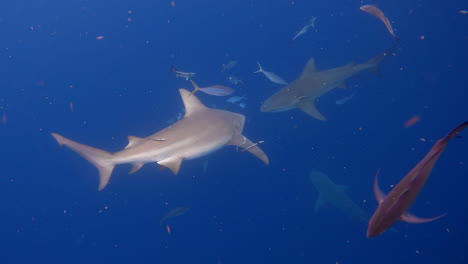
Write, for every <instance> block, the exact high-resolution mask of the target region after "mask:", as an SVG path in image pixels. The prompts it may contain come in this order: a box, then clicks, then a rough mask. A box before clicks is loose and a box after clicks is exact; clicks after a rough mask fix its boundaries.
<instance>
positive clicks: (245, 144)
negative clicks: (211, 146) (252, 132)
mask: <svg viewBox="0 0 468 264" xmlns="http://www.w3.org/2000/svg"><path fill="white" fill-rule="evenodd" d="M254 144H255V143H254V142H252V141H251V140H250V139H248V138H247V137H245V136H244V135H242V134H236V135H234V136H233V137H232V138H231V140H230V141H229V142H228V143H227V144H226V145H230V146H237V147H240V148H243V149H245V150H247V151H248V152H250V153H252V154H253V155H255V157H257V158H259V159H260V160H261V161H263V162H264V163H265V164H267V165H268V163H269V160H268V156H267V155H266V154H265V152H263V150H262V149H261V148H260V147H259V146H258V145H256V146H253V147H251V146H252V145H254Z"/></svg>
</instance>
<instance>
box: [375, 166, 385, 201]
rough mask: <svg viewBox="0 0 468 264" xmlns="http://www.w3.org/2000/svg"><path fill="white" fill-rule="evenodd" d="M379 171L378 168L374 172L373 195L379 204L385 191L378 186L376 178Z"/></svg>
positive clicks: (383, 197)
mask: <svg viewBox="0 0 468 264" xmlns="http://www.w3.org/2000/svg"><path fill="white" fill-rule="evenodd" d="M379 173H380V168H379V169H378V170H377V173H376V174H375V179H374V195H375V199H376V200H377V202H378V203H379V204H380V203H381V202H382V201H383V200H384V199H385V193H384V192H383V191H382V190H381V189H380V187H379V179H378V177H379Z"/></svg>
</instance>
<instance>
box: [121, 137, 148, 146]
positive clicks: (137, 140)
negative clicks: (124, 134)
mask: <svg viewBox="0 0 468 264" xmlns="http://www.w3.org/2000/svg"><path fill="white" fill-rule="evenodd" d="M142 140H144V138H139V137H134V136H128V145H127V146H126V147H125V148H131V147H133V146H135V145H136V144H138V143H140V142H141V141H142Z"/></svg>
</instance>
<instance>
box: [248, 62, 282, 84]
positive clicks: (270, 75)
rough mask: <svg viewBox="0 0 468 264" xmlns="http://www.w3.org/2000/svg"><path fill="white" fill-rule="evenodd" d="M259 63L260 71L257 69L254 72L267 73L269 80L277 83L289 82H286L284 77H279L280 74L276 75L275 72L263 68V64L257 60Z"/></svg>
mask: <svg viewBox="0 0 468 264" xmlns="http://www.w3.org/2000/svg"><path fill="white" fill-rule="evenodd" d="M257 64H258V71H255V72H254V73H259V72H261V73H263V75H265V76H266V77H267V78H268V80H270V81H272V82H274V83H277V84H284V85H286V84H288V82H286V81H285V80H284V79H283V78H281V77H279V76H278V75H276V74H275V73H273V72H269V71H265V70H264V69H263V68H262V65H260V62H258V61H257Z"/></svg>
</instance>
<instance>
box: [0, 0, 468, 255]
mask: <svg viewBox="0 0 468 264" xmlns="http://www.w3.org/2000/svg"><path fill="white" fill-rule="evenodd" d="M363 4H378V7H379V8H380V9H382V10H383V11H384V12H385V14H386V15H387V16H388V18H389V19H390V21H391V22H392V25H393V27H394V30H395V34H396V35H397V36H398V37H399V38H400V43H399V45H398V47H397V49H396V50H395V54H394V56H393V55H392V56H390V57H389V58H388V59H387V60H386V61H384V62H383V63H382V65H381V69H380V71H381V74H380V75H379V76H374V75H372V74H369V73H367V72H364V73H362V74H360V75H358V76H355V77H352V78H350V79H349V80H348V81H347V89H335V90H333V91H331V92H330V93H328V94H325V95H324V96H323V97H320V98H319V100H318V102H317V108H318V109H319V111H320V112H321V113H322V114H324V115H325V116H326V117H327V119H328V121H326V122H322V121H318V120H316V119H313V118H312V117H310V116H308V115H306V114H304V113H303V112H301V111H299V110H297V109H295V110H291V111H287V112H281V113H263V112H260V105H261V103H262V102H264V101H265V99H267V98H268V97H269V96H270V95H271V94H273V93H274V92H275V91H277V90H278V89H280V88H282V87H283V86H281V85H278V84H275V83H272V82H270V81H269V80H268V79H266V78H265V77H264V76H263V75H261V74H253V72H254V71H256V70H257V65H256V61H259V62H261V63H262V65H263V66H264V67H265V69H267V70H269V71H272V72H275V73H276V74H278V75H280V76H281V77H283V78H284V79H286V80H287V81H293V80H294V79H296V78H297V77H298V76H299V75H300V73H301V71H302V69H303V67H304V64H305V63H306V62H307V60H308V59H309V58H311V57H314V58H315V61H316V64H317V67H318V68H319V69H321V70H325V69H329V68H334V67H338V66H342V65H345V64H346V63H348V62H350V61H356V62H358V63H362V62H365V61H366V60H368V59H369V58H371V57H373V56H375V55H377V54H379V53H381V52H383V51H385V50H386V49H388V48H390V47H391V46H392V45H393V43H394V41H393V39H392V37H391V36H390V34H388V32H387V30H386V29H385V26H384V25H383V24H382V23H381V22H380V21H379V20H378V19H377V18H375V17H373V16H371V15H369V14H367V13H365V12H363V11H361V10H360V9H359V7H360V6H361V5H363ZM467 8H468V6H467V4H466V3H465V2H463V1H446V2H444V3H441V2H440V1H415V0H409V1H396V2H395V1H392V2H390V1H372V2H359V1H349V0H330V1H303V0H298V1H291V0H289V1H286V0H281V1H266V0H255V1H253V0H251V1H244V0H241V1H213V0H200V1H189V0H175V1H172V2H171V1H166V0H165V1H149V0H142V1H128V0H120V1H108V0H107V1H106V0H101V1H89V0H69V1H58V0H41V1H31V0H29V1H28V0H17V1H9V2H7V1H4V2H2V3H1V4H0V33H1V34H0V36H1V38H0V39H1V41H0V69H1V75H0V76H1V77H0V115H2V124H0V136H1V141H2V145H1V146H2V148H1V149H2V151H1V152H0V155H1V162H0V164H1V165H2V173H1V175H0V209H1V212H2V214H1V216H2V217H1V218H0V263H8V264H10V263H215V264H220V263H223V264H224V263H225V264H229V263H343V264H346V263H375V262H378V263H466V259H467V257H468V253H467V250H466V249H467V246H466V242H465V238H466V236H467V235H468V227H467V225H466V222H467V214H466V209H468V208H467V206H466V204H467V202H468V197H467V195H466V186H467V184H468V179H467V177H466V176H468V167H467V165H466V164H467V162H468V159H467V157H468V155H467V147H468V143H467V138H468V136H467V133H468V132H467V131H464V132H462V133H461V138H455V139H453V140H452V141H451V142H450V144H449V146H448V148H447V149H446V151H445V152H444V153H443V154H442V156H441V157H440V159H439V161H438V163H437V164H436V166H435V167H434V169H433V172H432V174H431V176H430V177H429V179H428V181H427V184H426V186H425V187H424V189H423V190H422V192H421V193H420V195H419V197H418V199H417V200H416V202H415V203H414V206H412V209H411V211H412V212H414V213H415V214H417V215H420V216H423V217H431V216H435V215H439V214H442V213H444V212H447V213H448V214H447V215H446V216H445V217H443V218H441V219H440V220H437V221H434V222H431V223H426V224H407V223H403V222H397V223H396V224H395V225H394V231H387V232H386V233H384V234H382V235H380V236H378V237H376V238H373V239H367V238H366V229H367V224H366V223H363V222H357V221H353V220H352V219H350V218H349V217H347V216H346V215H345V214H343V213H342V212H340V211H339V210H338V209H337V208H334V207H332V206H327V205H325V206H324V207H323V208H321V209H320V210H318V212H314V207H315V203H316V201H317V197H318V192H317V190H316V189H315V188H314V186H313V185H312V184H311V182H310V181H309V172H310V171H311V170H320V171H323V172H324V173H325V174H327V175H328V176H329V177H330V178H331V179H332V180H333V181H334V182H335V183H337V184H341V185H346V186H348V187H349V188H348V190H347V191H346V193H347V194H348V195H349V197H350V198H351V199H352V200H353V201H354V202H355V203H356V204H357V205H358V206H360V207H361V208H362V209H363V210H364V211H366V212H367V213H368V214H369V215H371V214H372V213H373V211H374V210H375V209H376V207H377V202H376V201H375V199H374V195H373V190H372V185H373V180H374V176H375V173H376V171H377V169H379V168H380V169H381V171H380V176H379V177H380V183H381V186H382V188H383V189H384V190H386V191H388V190H390V188H391V187H390V185H393V184H396V183H397V182H398V181H399V180H400V179H401V178H402V177H403V176H404V175H405V174H406V173H407V172H408V171H409V170H410V169H411V168H413V167H414V166H415V165H416V163H417V162H419V161H420V160H421V159H422V158H423V157H424V155H425V154H426V153H427V152H428V151H429V149H430V148H431V146H432V144H433V143H434V142H435V141H436V140H437V139H439V138H441V137H442V136H444V135H445V134H446V133H447V132H448V131H449V130H450V129H452V128H453V127H455V126H456V125H458V124H460V123H462V122H464V121H466V120H467V119H468V106H467V104H466V102H467V99H466V98H467V92H466V86H467V85H466V84H467V83H468V75H467V69H468V62H467V61H468V60H467V59H468V48H467V47H468V32H467V27H466V25H467V20H468V14H466V12H463V10H466V9H467ZM314 16H315V17H317V20H316V23H315V27H314V28H312V29H309V31H308V32H307V33H306V34H304V35H302V36H300V37H299V38H298V39H297V40H296V41H295V42H293V43H292V42H291V41H290V40H291V39H292V37H293V36H294V35H295V34H296V33H297V31H298V30H299V29H300V28H301V27H303V26H304V25H305V24H306V23H307V22H308V21H309V20H310V19H311V17H314ZM234 60H235V61H238V64H237V65H236V66H235V67H234V68H232V69H231V70H229V71H227V72H221V70H222V66H221V65H222V64H226V63H228V62H229V61H234ZM171 65H174V66H175V67H177V68H180V69H181V70H184V71H189V72H195V73H197V75H196V76H195V77H194V80H195V81H196V82H197V83H198V84H200V85H203V86H206V85H210V84H214V83H219V84H223V85H230V86H231V87H232V88H234V89H236V95H238V96H243V95H245V97H246V98H247V99H246V101H245V102H246V107H245V108H241V107H239V106H238V105H235V104H231V103H227V102H225V100H226V98H225V97H214V96H209V95H206V94H203V93H200V92H199V93H197V94H196V96H197V97H198V98H199V99H200V100H201V101H202V102H203V103H204V104H206V105H207V106H209V107H215V108H219V109H225V110H228V111H233V112H237V113H241V114H244V115H245V116H246V123H245V128H244V134H245V135H246V136H248V137H249V138H250V139H251V140H252V141H259V140H263V141H265V142H264V143H263V144H261V148H262V149H263V150H264V151H265V152H266V154H267V155H268V156H269V159H270V165H269V166H266V165H264V164H263V163H262V162H261V161H259V160H258V159H256V158H255V157H254V156H252V155H250V154H248V153H239V152H236V149H235V147H224V148H222V149H220V150H218V151H216V152H214V153H211V154H209V155H207V156H204V157H201V158H199V159H195V160H188V161H184V162H183V163H182V166H181V169H180V171H179V173H178V174H177V175H173V174H172V173H171V172H170V171H169V170H164V171H160V170H158V169H157V166H156V165H154V164H148V165H145V166H144V167H143V168H142V169H141V170H140V171H138V172H137V173H135V174H132V175H128V174H127V173H128V171H129V170H130V169H131V167H130V166H129V165H119V166H118V167H116V169H115V170H114V172H113V174H112V178H111V184H109V185H108V186H107V187H106V188H105V189H104V190H102V191H98V190H97V186H98V172H97V170H96V169H95V168H94V167H93V165H91V164H90V163H89V162H87V161H86V160H85V159H83V158H82V157H80V156H79V155H77V154H76V153H73V152H72V151H70V150H69V149H66V148H60V147H59V146H58V145H57V143H56V142H55V140H54V139H53V138H52V137H51V136H50V133H52V132H56V133H60V134H62V135H64V136H66V137H69V138H71V139H73V140H76V141H78V142H80V143H83V144H87V145H90V146H94V147H97V148H101V149H105V150H107V151H111V152H116V151H119V150H121V149H123V148H124V147H125V146H126V145H127V143H128V141H127V136H128V135H133V136H139V137H146V136H148V135H151V134H153V133H155V132H157V131H159V130H161V129H163V128H165V127H167V126H168V125H169V123H168V121H170V120H174V119H175V118H176V117H177V115H178V114H179V113H180V112H181V111H182V110H183V105H182V102H181V98H180V95H179V93H178V88H186V89H191V85H190V83H189V82H187V81H185V80H184V79H180V78H176V77H175V76H174V74H173V73H171V72H170V71H169V70H170V66H171ZM229 76H235V77H237V78H239V79H241V80H242V82H243V83H244V84H237V85H235V84H232V83H229V82H227V78H228V77H229ZM353 91H357V92H356V94H355V95H354V97H353V98H351V99H350V100H349V101H347V102H346V103H344V104H342V105H337V104H336V103H335V101H336V100H339V99H341V98H343V97H346V96H349V95H350V94H351V93H352V92H353ZM413 116H419V117H420V119H421V120H420V122H417V123H415V124H414V125H413V126H411V127H408V128H405V127H404V123H405V122H406V121H407V120H409V119H410V118H411V117H413ZM178 207H187V208H190V209H189V210H188V211H187V212H186V213H185V214H183V215H180V216H176V217H173V218H171V219H168V220H167V222H166V224H164V225H161V224H160V219H161V218H162V217H164V216H165V215H166V214H167V213H168V212H169V211H171V210H172V209H174V208H178ZM167 226H169V228H168V227H167Z"/></svg>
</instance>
